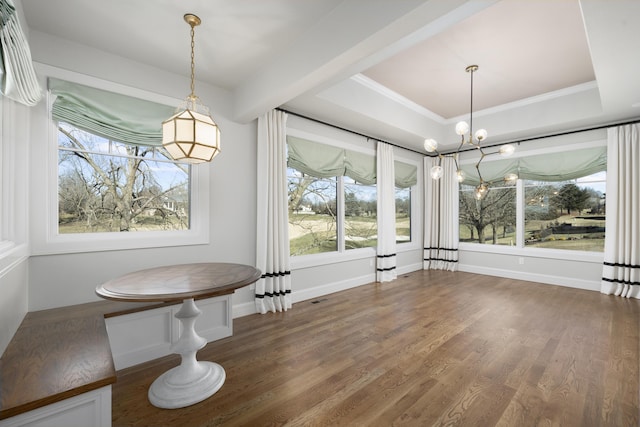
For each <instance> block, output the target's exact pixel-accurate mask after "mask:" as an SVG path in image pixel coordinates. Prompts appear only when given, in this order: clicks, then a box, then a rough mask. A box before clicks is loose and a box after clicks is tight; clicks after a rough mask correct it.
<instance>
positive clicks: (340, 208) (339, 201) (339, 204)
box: [336, 176, 345, 252]
mask: <svg viewBox="0 0 640 427" xmlns="http://www.w3.org/2000/svg"><path fill="white" fill-rule="evenodd" d="M336 186H337V188H336V210H337V212H336V214H337V218H336V227H337V230H336V231H337V236H336V237H337V239H338V242H337V249H338V252H344V251H345V242H344V228H345V227H344V222H345V218H344V214H345V197H344V176H339V177H337V179H336Z"/></svg>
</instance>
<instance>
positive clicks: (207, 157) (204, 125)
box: [162, 13, 220, 163]
mask: <svg viewBox="0 0 640 427" xmlns="http://www.w3.org/2000/svg"><path fill="white" fill-rule="evenodd" d="M184 20H185V22H186V23H187V24H189V26H190V27H191V94H190V95H189V96H188V97H187V99H186V107H185V108H184V109H183V110H182V111H180V112H178V113H177V114H175V115H173V116H172V117H170V118H168V119H167V120H165V121H164V122H162V146H163V147H164V148H165V149H166V150H167V152H168V153H169V155H170V156H171V157H172V158H173V159H174V160H176V161H180V162H185V163H202V162H210V161H211V160H213V158H214V157H215V156H216V155H218V153H220V128H219V127H218V125H217V124H216V122H214V121H213V118H211V116H210V115H209V113H208V109H207V108H206V107H205V106H203V105H202V104H201V103H200V100H199V98H198V97H197V96H196V95H195V90H194V89H195V83H194V82H195V73H194V70H195V62H194V45H195V43H194V38H195V30H194V28H195V27H196V26H197V25H200V23H201V20H200V18H198V17H197V16H196V15H193V14H190V13H187V14H186V15H184Z"/></svg>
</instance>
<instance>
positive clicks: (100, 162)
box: [31, 68, 209, 254]
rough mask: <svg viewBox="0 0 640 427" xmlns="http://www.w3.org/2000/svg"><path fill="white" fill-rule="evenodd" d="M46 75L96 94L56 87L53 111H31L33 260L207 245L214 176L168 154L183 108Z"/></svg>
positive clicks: (49, 107)
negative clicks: (167, 137)
mask: <svg viewBox="0 0 640 427" xmlns="http://www.w3.org/2000/svg"><path fill="white" fill-rule="evenodd" d="M46 71H47V72H51V73H53V74H55V75H56V76H67V75H69V76H71V77H74V78H75V77H77V78H80V79H82V81H83V82H87V83H88V84H90V85H91V86H88V85H87V86H85V85H82V84H76V83H72V82H70V81H66V80H59V79H57V78H49V79H48V89H49V97H48V102H47V103H42V104H43V105H42V104H41V105H38V106H36V107H35V109H34V111H33V115H32V117H33V122H34V123H35V126H34V127H33V128H32V138H33V140H34V144H35V145H34V150H33V152H34V156H33V159H32V165H33V169H32V170H33V176H32V182H33V185H32V188H33V189H34V194H33V195H32V196H31V204H32V212H33V222H32V228H31V231H32V233H31V235H32V237H33V240H32V241H33V245H32V251H33V253H34V254H51V253H70V252H92V251H105V250H121V249H139V248H152V247H168V246H183V245H199V244H207V243H208V241H209V215H208V212H209V201H208V198H209V191H208V188H209V168H207V167H191V166H190V165H186V164H180V163H176V162H174V161H173V160H171V159H170V158H169V157H168V156H167V154H166V153H165V152H164V150H163V148H162V146H161V126H160V123H161V122H162V120H164V119H166V118H167V117H170V116H171V115H172V113H173V111H174V109H175V107H171V106H170V105H169V104H174V105H178V104H179V100H173V99H170V98H166V97H163V96H160V95H156V94H152V93H148V92H145V91H141V90H138V89H133V88H128V87H124V86H120V85H116V84H113V83H110V82H106V81H103V80H99V79H93V78H88V77H86V76H79V75H75V74H73V73H69V74H68V73H67V72H64V71H61V70H57V69H53V68H51V69H47V70H46ZM134 96H135V97H134ZM39 118H41V119H39Z"/></svg>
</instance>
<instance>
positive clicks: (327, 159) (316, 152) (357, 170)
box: [287, 135, 418, 188]
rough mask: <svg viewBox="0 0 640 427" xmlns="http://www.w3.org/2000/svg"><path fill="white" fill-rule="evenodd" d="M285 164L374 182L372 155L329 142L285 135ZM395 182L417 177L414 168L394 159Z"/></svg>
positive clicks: (323, 174)
mask: <svg viewBox="0 0 640 427" xmlns="http://www.w3.org/2000/svg"><path fill="white" fill-rule="evenodd" d="M287 147H288V160H287V166H288V167H290V168H293V169H296V170H299V171H300V172H303V173H305V174H307V175H310V176H314V177H317V178H331V177H334V176H348V177H350V178H352V179H353V180H355V181H356V182H359V183H361V184H365V185H373V184H375V183H376V175H377V174H376V157H375V156H372V155H370V154H365V153H360V152H358V151H352V150H347V149H344V148H340V147H335V146H333V145H328V144H322V143H319V142H314V141H309V140H307V139H303V138H297V137H294V136H290V135H289V136H287ZM394 167H395V171H396V173H395V185H396V187H400V188H406V187H411V186H412V185H415V184H416V183H417V181H418V178H417V175H418V168H417V167H416V166H414V165H409V164H407V163H402V162H398V161H396V162H395V163H394Z"/></svg>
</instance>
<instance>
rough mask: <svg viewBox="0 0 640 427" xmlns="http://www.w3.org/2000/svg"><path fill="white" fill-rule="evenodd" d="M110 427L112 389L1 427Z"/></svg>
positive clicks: (4, 422)
mask: <svg viewBox="0 0 640 427" xmlns="http://www.w3.org/2000/svg"><path fill="white" fill-rule="evenodd" d="M61 426H65V427H109V426H111V386H106V387H102V388H99V389H97V390H93V391H89V392H87V393H83V394H81V395H79V396H74V397H70V398H69V399H65V400H62V401H60V402H56V403H52V404H51V405H47V406H43V407H41V408H38V409H34V410H33V411H29V412H25V413H24V414H20V415H16V416H15V417H11V418H7V419H4V420H2V421H0V427H61Z"/></svg>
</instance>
